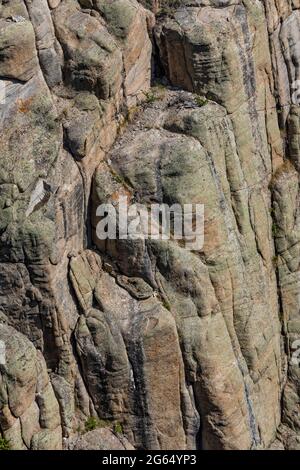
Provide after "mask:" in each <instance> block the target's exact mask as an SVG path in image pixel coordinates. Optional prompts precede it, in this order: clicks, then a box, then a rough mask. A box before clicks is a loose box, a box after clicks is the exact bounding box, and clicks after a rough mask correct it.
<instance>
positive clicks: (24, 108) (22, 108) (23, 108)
mask: <svg viewBox="0 0 300 470" xmlns="http://www.w3.org/2000/svg"><path fill="white" fill-rule="evenodd" d="M31 103H32V98H28V99H27V100H23V99H21V98H20V99H18V100H17V105H18V111H19V112H20V113H28V112H29V111H30V106H31Z"/></svg>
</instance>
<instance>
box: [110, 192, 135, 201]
mask: <svg viewBox="0 0 300 470" xmlns="http://www.w3.org/2000/svg"><path fill="white" fill-rule="evenodd" d="M124 196H125V197H127V202H128V203H129V202H130V201H131V198H132V194H131V192H130V191H129V190H128V189H127V188H120V190H119V191H115V192H114V193H113V194H112V195H111V200H112V201H113V202H117V201H118V200H119V198H120V197H124Z"/></svg>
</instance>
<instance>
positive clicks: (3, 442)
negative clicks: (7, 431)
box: [0, 437, 11, 450]
mask: <svg viewBox="0 0 300 470" xmlns="http://www.w3.org/2000/svg"><path fill="white" fill-rule="evenodd" d="M0 450H11V447H10V443H9V440H8V439H5V437H0Z"/></svg>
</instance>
